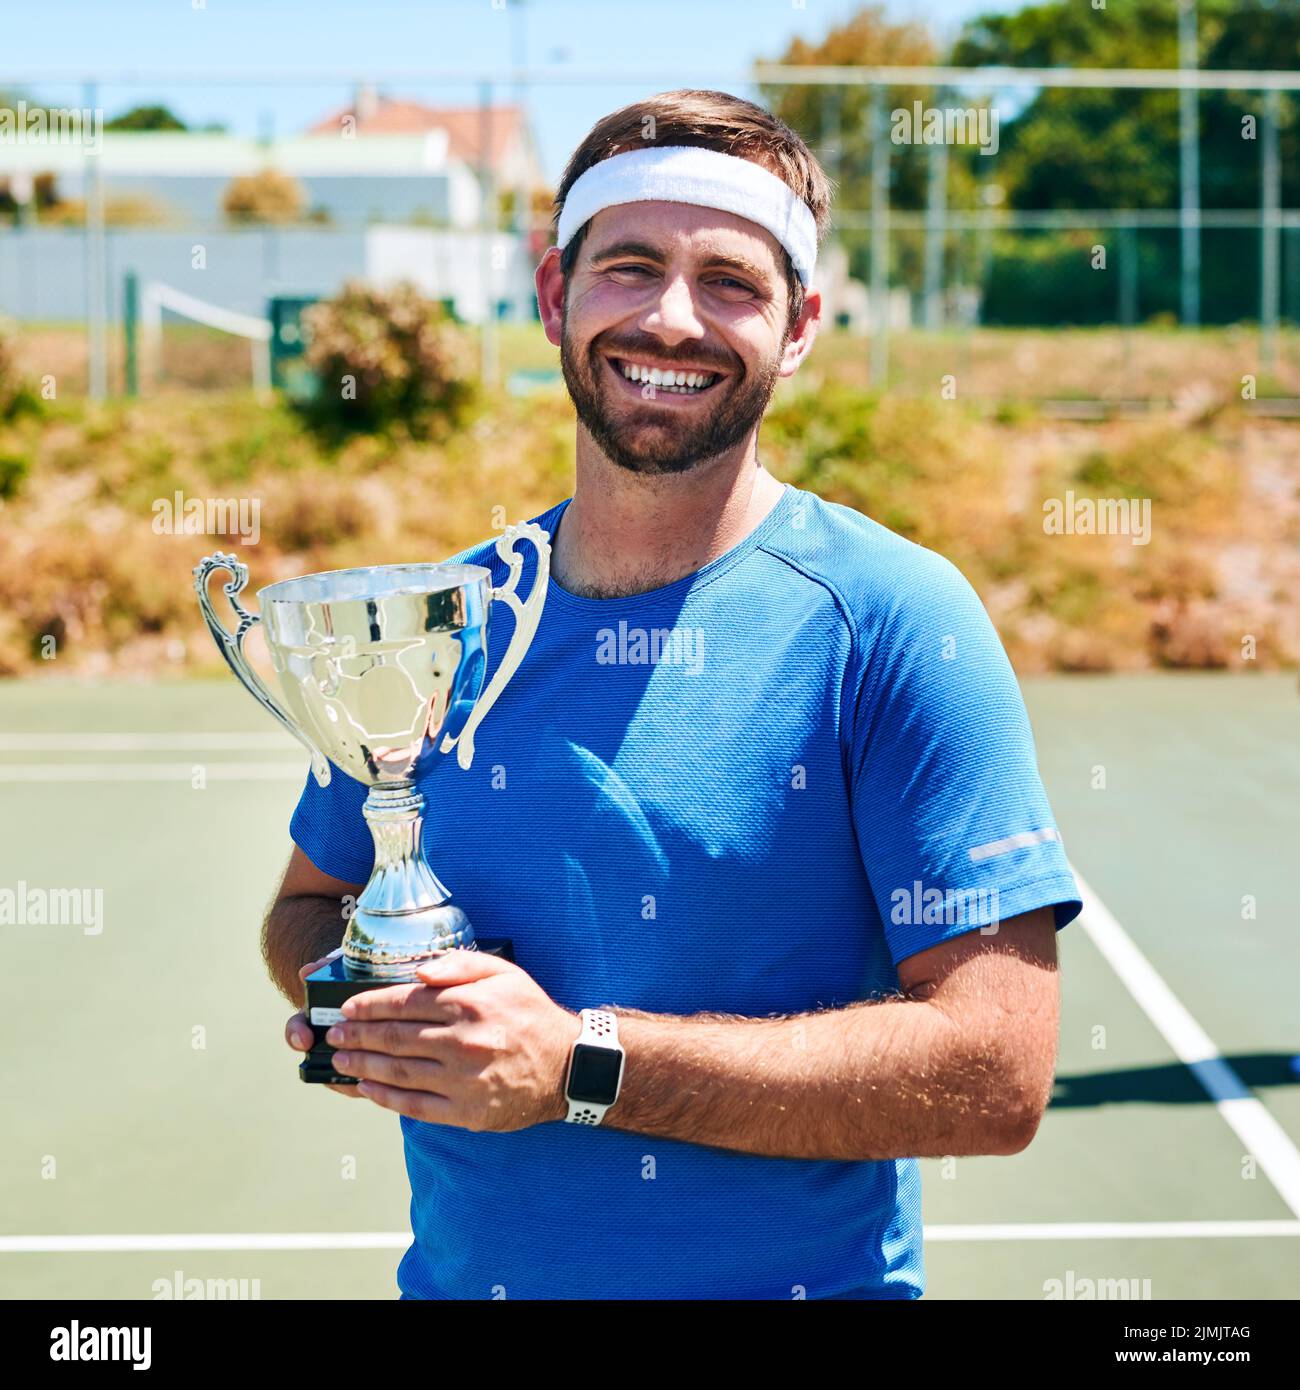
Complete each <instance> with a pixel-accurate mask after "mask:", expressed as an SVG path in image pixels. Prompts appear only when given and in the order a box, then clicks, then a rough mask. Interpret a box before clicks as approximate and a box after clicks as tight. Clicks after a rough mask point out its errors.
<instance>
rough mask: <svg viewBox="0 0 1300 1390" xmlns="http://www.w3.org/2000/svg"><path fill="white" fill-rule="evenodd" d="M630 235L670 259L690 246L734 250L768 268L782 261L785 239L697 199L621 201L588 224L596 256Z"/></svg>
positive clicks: (702, 250)
mask: <svg viewBox="0 0 1300 1390" xmlns="http://www.w3.org/2000/svg"><path fill="white" fill-rule="evenodd" d="M627 241H636V242H639V243H642V244H644V245H645V246H647V247H653V248H654V249H655V250H657V251H658V252H659V253H660V255H661V256H662V257H663V258H664V259H665V260H667V259H668V258H669V257H670V256H671V255H672V254H673V253H674V252H676V251H679V250H680V249H681V248H682V247H683V246H685V247H688V248H689V249H690V251H691V252H692V253H693V254H695V255H699V256H704V255H717V256H728V255H735V256H737V257H739V258H742V259H744V260H747V261H749V262H751V263H752V264H754V266H755V268H756V269H760V270H765V271H766V272H767V273H768V274H773V275H775V274H776V273H777V271H778V268H779V266H780V256H781V244H780V242H778V241H777V239H776V238H775V237H774V236H773V235H772V234H771V232H769V231H768V230H767V229H766V228H764V227H760V226H759V225H758V223H757V222H751V221H750V220H749V219H748V218H746V217H739V216H737V215H736V214H735V213H731V212H723V211H722V210H721V209H720V208H707V207H699V206H697V205H695V204H693V203H670V202H656V201H649V200H647V201H644V202H636V203H620V204H619V205H618V206H617V207H612V208H603V209H602V210H601V211H600V212H598V213H597V214H596V215H595V216H594V217H593V218H592V219H591V221H590V223H589V224H588V228H587V237H586V246H587V254H588V255H589V256H590V257H592V258H593V259H594V258H595V257H596V256H599V255H602V254H604V253H605V252H606V251H607V250H612V249H614V248H616V247H617V246H619V245H620V244H621V243H623V242H627Z"/></svg>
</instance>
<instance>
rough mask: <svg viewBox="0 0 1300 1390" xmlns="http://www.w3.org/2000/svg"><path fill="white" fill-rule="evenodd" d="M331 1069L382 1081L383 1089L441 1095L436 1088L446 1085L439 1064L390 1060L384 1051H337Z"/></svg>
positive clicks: (359, 1077)
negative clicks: (401, 1089) (384, 1086)
mask: <svg viewBox="0 0 1300 1390" xmlns="http://www.w3.org/2000/svg"><path fill="white" fill-rule="evenodd" d="M331 1060H332V1061H333V1063H334V1070H335V1071H341V1072H342V1073H343V1075H344V1076H355V1077H356V1078H357V1079H358V1080H359V1081H382V1082H383V1083H384V1084H385V1085H386V1086H400V1087H402V1088H403V1089H404V1090H409V1091H423V1092H426V1093H429V1094H433V1095H438V1096H439V1099H443V1100H445V1099H446V1097H445V1096H441V1095H440V1094H439V1091H438V1087H439V1086H441V1085H445V1084H446V1076H447V1072H446V1068H445V1067H444V1066H443V1065H442V1063H441V1062H429V1061H426V1060H425V1059H424V1058H422V1057H390V1056H388V1055H387V1054H386V1053H383V1052H336V1053H335V1054H334V1056H333V1058H332V1059H331Z"/></svg>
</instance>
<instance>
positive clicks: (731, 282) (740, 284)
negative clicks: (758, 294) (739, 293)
mask: <svg viewBox="0 0 1300 1390" xmlns="http://www.w3.org/2000/svg"><path fill="white" fill-rule="evenodd" d="M717 283H718V284H719V285H726V286H727V287H728V288H732V287H734V288H735V289H738V290H744V291H745V293H746V294H753V293H754V287H753V285H747V284H745V282H744V281H743V280H736V279H734V278H733V277H732V276H730V275H723V276H721V277H720V278H719V280H718V282H717Z"/></svg>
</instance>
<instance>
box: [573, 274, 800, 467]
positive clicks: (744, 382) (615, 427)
mask: <svg viewBox="0 0 1300 1390" xmlns="http://www.w3.org/2000/svg"><path fill="white" fill-rule="evenodd" d="M568 328H569V324H568V301H567V294H566V300H565V313H564V319H563V322H562V324H561V328H560V367H561V370H562V371H563V373H564V383H565V385H566V386H567V387H568V388H569V396H570V397H571V399H572V400H573V404H574V408H575V409H576V410H577V412H578V419H579V420H580V421H581V422H582V424H583V425H584V426H585V427H586V430H587V432H588V433H589V434H590V435H591V437H592V439H594V440H595V441H596V445H597V447H598V448H599V449H600V451H601V453H603V454H604V455H605V457H606V458H607V459H609V461H610V462H611V463H613V464H616V465H617V466H618V467H619V468H626V469H627V470H628V471H629V472H630V473H685V472H687V471H688V470H690V469H692V468H696V467H698V466H699V465H700V464H702V463H706V462H708V461H709V460H710V459H714V458H717V457H718V456H719V455H720V454H723V453H726V451H727V450H728V449H734V448H735V447H736V445H737V444H740V443H741V442H742V441H743V440H745V439H746V438H747V437H748V436H749V434H750V433H751V431H752V430H753V429H754V428H755V426H756V425H757V424H758V423H759V421H760V420H761V419H762V418H763V414H764V412H765V411H766V410H767V406H768V402H769V401H770V400H771V399H772V393H773V391H775V390H776V383H777V380H778V377H779V372H780V367H781V358H780V353H779V352H778V354H777V356H776V357H774V358H773V359H772V360H771V362H768V363H764V364H763V367H762V370H761V371H760V372H759V373H757V374H755V375H752V376H751V375H750V374H749V373H747V372H745V371H744V369H743V368H739V369H738V370H737V369H734V368H731V367H730V366H729V367H727V368H724V370H727V371H728V375H727V376H726V377H725V378H724V380H722V381H720V382H718V383H717V385H716V386H714V387H713V388H712V389H713V390H715V391H718V392H719V393H720V395H719V404H718V408H717V409H716V410H715V411H714V412H713V414H712V415H711V416H710V417H709V418H708V419H707V420H701V421H687V420H680V421H679V420H674V419H672V418H671V415H672V412H671V411H665V410H659V411H656V412H655V416H654V423H653V424H651V425H643V424H641V423H639V422H637V421H636V419H635V416H636V414H637V412H636V411H635V410H633V411H631V412H629V413H630V415H631V416H632V417H633V419H632V420H629V421H626V422H625V421H624V420H621V419H619V418H616V416H615V415H614V413H613V411H612V410H611V409H609V407H608V401H607V396H606V393H607V392H608V390H609V389H610V388H609V383H608V382H607V380H606V375H605V374H606V361H605V352H606V351H608V352H611V353H614V354H615V355H617V356H620V357H626V358H628V359H630V360H631V361H636V359H637V353H638V350H640V351H641V353H642V354H643V355H644V356H647V357H651V358H655V359H657V360H659V361H664V360H667V361H669V362H671V361H672V358H671V356H669V355H668V354H667V353H666V352H665V351H664V347H663V345H662V344H661V343H659V342H658V341H657V340H655V339H653V338H641V339H638V340H633V339H627V340H623V339H620V340H619V341H618V342H607V343H604V344H602V343H601V342H600V340H599V339H598V340H596V341H593V342H592V343H591V344H590V346H589V347H588V349H587V352H586V355H585V358H582V357H579V356H578V354H576V353H575V352H574V350H573V344H572V341H571V339H570V337H569V331H568ZM788 337H789V335H788V333H787V334H786V335H785V336H783V337H782V339H781V349H782V350H784V348H785V345H786V342H787V341H788ZM692 360H694V361H696V362H698V361H699V360H700V358H699V355H698V354H696V355H695V356H694V357H693V359H692ZM737 365H738V364H737ZM650 409H654V408H653V407H649V408H648V410H647V411H646V412H642V413H643V414H648V412H649V410H650ZM647 435H648V436H649V437H648V439H646V442H644V443H641V442H639V440H640V439H641V438H643V437H645V436H647Z"/></svg>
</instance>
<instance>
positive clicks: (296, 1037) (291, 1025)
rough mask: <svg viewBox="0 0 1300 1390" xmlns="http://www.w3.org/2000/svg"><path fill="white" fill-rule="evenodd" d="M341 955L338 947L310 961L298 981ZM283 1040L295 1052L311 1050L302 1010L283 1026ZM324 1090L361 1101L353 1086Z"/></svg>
mask: <svg viewBox="0 0 1300 1390" xmlns="http://www.w3.org/2000/svg"><path fill="white" fill-rule="evenodd" d="M342 954H343V947H342V946H339V947H337V948H336V949H335V950H333V951H331V952H330V953H329V955H327V956H322V957H321V959H320V960H314V961H311V962H310V963H309V964H308V965H304V966H303V967H302V969H301V970H299V972H298V978H299V979H300V980H305V979H306V978H307V976H308V975H310V974H311V973H312V971H313V970H319V969H320V968H321V966H322V965H328V964H329V963H330V961H332V960H333V959H334V958H335V956H340V955H342ZM284 1040H285V1042H287V1043H288V1044H289V1046H290V1047H291V1048H293V1049H294V1051H295V1052H307V1051H308V1050H309V1049H310V1048H311V1044H312V1031H311V1024H310V1023H308V1022H307V1015H306V1013H305V1012H304V1011H303V1010H302V1009H299V1010H298V1012H297V1013H296V1014H292V1015H291V1016H290V1018H289V1021H288V1023H286V1024H285V1025H284ZM325 1089H326V1090H327V1091H333V1092H334V1094H335V1095H336V1096H348V1097H349V1098H350V1099H352V1100H361V1099H362V1097H361V1096H359V1095H357V1088H356V1087H355V1086H335V1085H333V1084H332V1083H326V1085H325Z"/></svg>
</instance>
